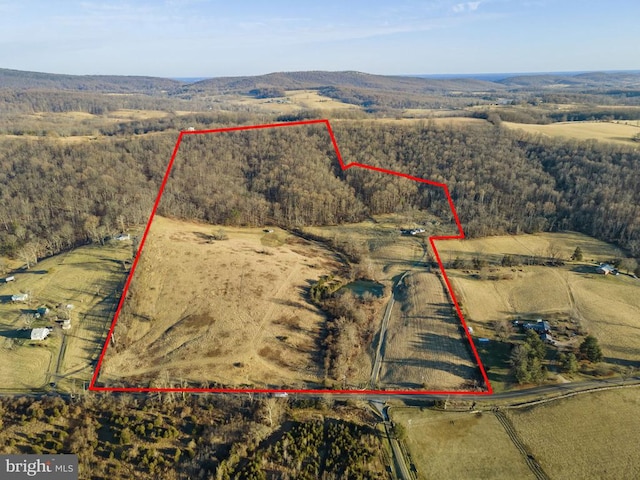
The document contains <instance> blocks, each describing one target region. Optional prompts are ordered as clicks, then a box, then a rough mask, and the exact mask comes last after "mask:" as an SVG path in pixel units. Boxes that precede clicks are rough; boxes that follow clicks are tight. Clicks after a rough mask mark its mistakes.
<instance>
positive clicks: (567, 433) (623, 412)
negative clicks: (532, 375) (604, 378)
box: [507, 387, 640, 480]
mask: <svg viewBox="0 0 640 480" xmlns="http://www.w3.org/2000/svg"><path fill="white" fill-rule="evenodd" d="M638 412H640V391H639V390H638V387H635V388H626V389H620V390H610V391H606V392H598V393H591V394H588V395H579V396H576V397H571V398H567V399H563V400H559V401H554V402H551V403H547V404H543V405H539V406H536V407H533V408H529V409H526V410H525V409H519V410H507V416H508V417H509V418H510V419H511V421H512V423H513V425H514V427H515V429H516V430H517V432H518V433H519V435H520V437H521V438H522V440H523V441H524V443H525V444H526V445H527V446H528V447H529V448H530V449H531V451H532V452H533V454H534V455H535V457H536V459H537V460H538V462H539V463H540V465H541V466H542V468H543V469H544V470H545V472H546V473H547V474H548V475H549V477H551V478H584V479H599V480H600V479H601V480H605V479H610V480H619V479H629V480H631V479H635V478H640V452H639V451H638V445H640V416H638Z"/></svg>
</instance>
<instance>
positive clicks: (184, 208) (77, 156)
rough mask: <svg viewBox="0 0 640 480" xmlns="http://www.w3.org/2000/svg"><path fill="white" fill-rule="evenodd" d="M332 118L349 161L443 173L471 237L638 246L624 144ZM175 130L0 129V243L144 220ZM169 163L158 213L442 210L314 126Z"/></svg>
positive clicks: (632, 174) (206, 146)
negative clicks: (581, 237)
mask: <svg viewBox="0 0 640 480" xmlns="http://www.w3.org/2000/svg"><path fill="white" fill-rule="evenodd" d="M334 129H335V132H336V136H337V139H338V142H339V145H340V149H341V152H342V154H343V156H344V158H345V160H346V161H347V162H361V163H365V164H370V165H376V166H381V167H384V168H387V169H392V170H397V171H402V172H406V173H409V174H412V175H415V176H417V177H421V178H427V179H431V180H435V181H440V182H444V183H446V184H447V185H448V186H449V189H450V191H451V194H452V198H453V200H454V202H455V205H456V208H457V211H458V213H459V215H460V219H461V221H462V225H463V227H464V229H465V232H466V233H467V235H469V236H486V235H493V234H500V233H519V232H539V231H555V230H576V231H579V232H583V233H586V234H589V235H592V236H594V237H596V238H599V239H602V240H605V241H609V242H614V243H617V244H619V245H620V246H622V247H624V248H627V249H628V250H630V252H631V253H632V254H633V255H634V256H638V255H640V241H639V239H638V233H639V231H640V220H639V219H640V212H639V209H640V207H639V206H638V205H639V204H640V199H639V198H638V196H639V195H640V194H639V193H638V192H640V175H638V173H637V172H638V171H640V154H639V153H638V152H636V151H633V150H631V149H628V148H625V147H615V146H609V145H602V144H596V143H595V142H571V141H558V140H549V139H546V140H543V139H541V138H533V137H525V136H523V135H521V134H518V133H514V132H510V131H508V130H504V129H501V128H499V127H492V126H486V127H481V128H466V129H464V130H463V129H460V128H457V127H455V126H452V127H446V128H443V127H441V126H434V125H431V124H429V123H425V124H421V125H387V124H383V123H380V124H372V123H371V122H361V123H359V122H349V123H346V122H345V123H342V122H340V123H337V124H336V125H335V128H334ZM176 138H177V135H176V132H175V131H174V130H167V131H165V132H163V133H157V134H153V135H138V136H136V135H128V134H122V135H114V136H113V137H110V138H103V139H101V140H99V141H96V142H81V143H77V144H74V145H72V146H71V145H65V144H63V143H61V142H58V141H56V140H55V139H47V138H43V139H38V140H36V141H24V140H20V139H3V140H2V149H1V151H0V165H2V166H3V168H2V173H0V185H1V186H2V189H1V190H0V199H1V200H2V202H1V203H0V253H1V254H4V255H8V256H14V257H15V256H19V255H20V252H22V251H24V249H27V250H29V251H32V252H35V254H36V255H37V256H38V257H43V256H47V255H51V254H55V253H57V252H60V251H62V250H64V249H66V248H69V247H71V246H74V245H78V244H81V243H84V242H87V241H99V240H100V238H102V237H104V236H107V235H109V234H112V233H114V232H117V231H120V230H122V229H123V228H125V227H126V226H127V225H131V224H141V223H144V222H145V221H146V219H147V216H148V214H149V212H150V210H151V205H152V202H153V200H154V198H155V195H156V193H157V189H158V187H159V185H160V182H161V178H162V175H163V174H164V170H165V168H166V164H167V162H168V159H169V152H171V150H172V148H173V145H174V142H175V140H176ZM172 175H173V177H174V180H173V181H172V182H169V186H168V187H167V191H166V193H165V198H164V199H163V209H164V211H163V212H161V213H164V214H167V215H172V216H176V217H179V218H187V219H196V220H203V221H206V222H211V223H217V224H230V225H262V224H265V223H275V224H278V225H281V226H285V227H297V226H304V225H311V224H316V225H327V224H337V223H344V222H353V221H358V220H361V219H363V218H364V217H366V216H367V215H369V214H380V213H396V212H398V211H402V210H405V209H408V208H414V207H415V208H423V209H429V210H431V211H432V212H434V213H436V214H438V215H441V216H443V217H444V218H449V217H450V213H449V206H448V204H446V202H445V200H444V197H443V196H442V194H441V192H440V191H439V189H434V188H431V187H429V186H423V185H420V186H418V187H417V188H413V186H412V188H407V187H406V183H400V182H398V181H397V179H394V178H393V177H388V178H384V179H382V180H381V179H380V177H377V176H371V175H369V176H368V175H367V172H364V171H346V172H342V171H341V170H340V168H339V165H338V163H337V160H336V158H335V154H334V152H333V150H332V148H331V145H330V142H329V138H328V135H327V133H326V131H324V130H323V129H321V128H318V127H292V128H285V129H278V130H277V131H276V130H265V131H260V132H236V133H229V134H217V135H198V136H190V137H187V138H186V139H185V141H184V142H183V145H182V147H181V150H180V153H179V155H178V158H177V159H176V165H175V170H174V172H173V173H172Z"/></svg>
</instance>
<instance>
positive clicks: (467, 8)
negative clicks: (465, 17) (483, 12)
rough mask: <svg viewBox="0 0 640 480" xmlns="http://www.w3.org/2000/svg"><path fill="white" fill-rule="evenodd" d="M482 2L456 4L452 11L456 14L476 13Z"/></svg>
mask: <svg viewBox="0 0 640 480" xmlns="http://www.w3.org/2000/svg"><path fill="white" fill-rule="evenodd" d="M481 3H482V2H465V3H457V4H455V5H454V6H453V7H451V9H452V10H453V11H454V12H455V13H462V12H475V11H476V10H478V8H479V7H480V4H481Z"/></svg>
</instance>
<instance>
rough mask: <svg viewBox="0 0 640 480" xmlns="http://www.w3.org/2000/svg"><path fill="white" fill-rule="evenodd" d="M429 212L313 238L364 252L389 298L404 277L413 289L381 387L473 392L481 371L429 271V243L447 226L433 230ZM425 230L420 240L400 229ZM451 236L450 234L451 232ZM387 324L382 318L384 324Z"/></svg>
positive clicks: (327, 230)
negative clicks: (471, 383) (419, 227)
mask: <svg viewBox="0 0 640 480" xmlns="http://www.w3.org/2000/svg"><path fill="white" fill-rule="evenodd" d="M433 221H434V219H433V218H431V217H429V216H428V214H426V213H425V212H420V213H418V212H415V213H414V214H413V215H407V216H405V217H401V216H398V215H385V216H376V218H375V219H370V220H368V221H365V222H361V223H358V224H351V225H341V226H336V227H313V228H309V229H308V230H309V231H310V232H312V233H314V234H317V235H322V236H324V237H325V238H331V239H333V240H334V242H336V243H338V244H340V243H341V240H342V239H344V241H345V242H347V241H348V242H351V244H353V245H358V246H360V247H361V250H362V252H363V255H364V258H365V260H364V261H363V262H361V263H362V264H365V265H369V271H370V272H372V276H373V280H376V281H378V282H380V283H382V284H383V285H384V286H385V291H386V292H390V291H391V288H392V286H393V284H394V282H395V281H396V280H397V278H398V277H399V276H400V275H402V274H403V273H404V272H412V273H410V275H409V276H408V277H407V278H406V279H405V281H406V284H407V285H408V288H406V289H404V295H402V298H400V299H397V300H398V301H396V302H395V304H394V307H393V310H392V313H391V317H390V321H389V325H388V329H387V335H386V342H385V345H384V347H383V362H382V368H381V372H380V377H379V387H381V388H389V389H407V388H416V389H429V390H457V389H465V388H466V389H468V388H469V385H468V384H467V385H466V386H465V382H467V381H472V380H473V379H474V378H475V373H476V366H475V361H474V360H473V358H472V357H471V355H470V353H469V351H468V350H467V346H466V344H465V340H463V339H462V338H461V336H460V333H459V326H460V320H459V319H458V317H457V315H456V314H455V313H454V311H453V310H452V308H453V304H452V303H451V300H450V298H449V295H448V293H447V292H446V290H445V288H444V285H443V283H442V281H441V280H440V278H439V277H438V276H437V275H436V274H435V273H431V272H428V271H426V270H425V267H424V261H425V260H426V255H427V252H428V248H429V247H427V242H428V240H427V237H428V236H429V235H437V234H440V233H442V232H441V229H445V230H446V229H447V228H449V226H448V225H444V226H440V225H438V226H434V223H433ZM414 225H423V226H425V230H426V232H425V233H424V234H423V235H418V236H402V235H400V229H401V228H408V227H412V226H414ZM449 231H450V230H449ZM380 321H382V318H380Z"/></svg>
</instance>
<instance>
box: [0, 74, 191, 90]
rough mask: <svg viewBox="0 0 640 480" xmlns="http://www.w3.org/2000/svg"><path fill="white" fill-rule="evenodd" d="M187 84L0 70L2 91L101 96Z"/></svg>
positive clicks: (148, 79) (132, 77) (170, 88)
mask: <svg viewBox="0 0 640 480" xmlns="http://www.w3.org/2000/svg"><path fill="white" fill-rule="evenodd" d="M181 85H183V82H180V81H177V80H171V79H168V78H159V77H145V76H125V75H65V74H58V73H42V72H26V71H22V70H10V69H7V68H0V88H6V89H12V90H28V89H34V90H36V89H37V90H70V91H82V92H98V93H148V94H154V93H160V92H165V91H171V90H175V89H176V88H177V87H179V86H181Z"/></svg>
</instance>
